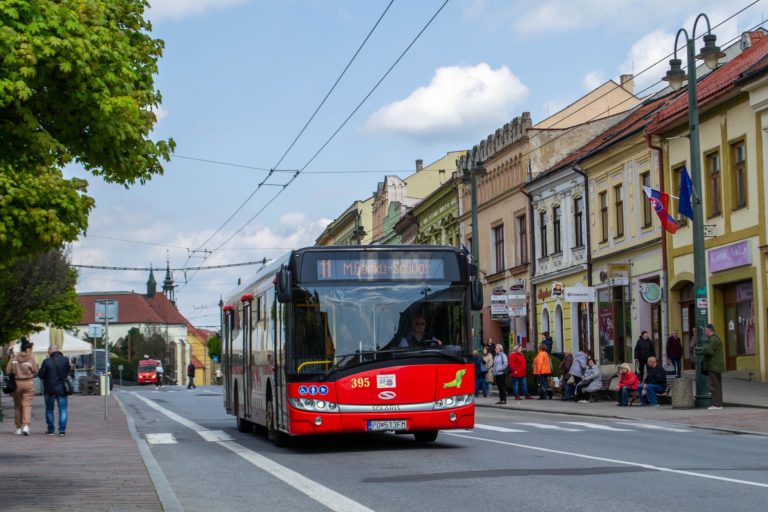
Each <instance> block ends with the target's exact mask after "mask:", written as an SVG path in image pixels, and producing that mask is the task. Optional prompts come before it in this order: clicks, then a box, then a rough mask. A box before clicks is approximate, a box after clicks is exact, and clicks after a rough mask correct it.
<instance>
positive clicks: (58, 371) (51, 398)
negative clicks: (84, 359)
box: [37, 345, 71, 437]
mask: <svg viewBox="0 0 768 512" xmlns="http://www.w3.org/2000/svg"><path fill="white" fill-rule="evenodd" d="M70 371H71V370H70V366H69V359H67V358H66V357H64V355H63V354H62V353H61V352H59V347H57V346H56V345H51V346H50V347H49V348H48V358H47V359H46V360H45V361H43V364H42V365H40V371H39V372H38V374H37V375H38V377H40V380H42V381H43V394H44V395H45V423H46V424H47V427H48V429H47V430H46V432H45V433H46V434H48V435H49V436H52V435H54V434H55V433H56V432H55V431H54V422H53V404H54V403H57V404H58V405H59V436H60V437H63V436H64V434H65V433H66V431H67V390H66V388H65V387H64V379H66V378H67V377H68V376H69V372H70Z"/></svg>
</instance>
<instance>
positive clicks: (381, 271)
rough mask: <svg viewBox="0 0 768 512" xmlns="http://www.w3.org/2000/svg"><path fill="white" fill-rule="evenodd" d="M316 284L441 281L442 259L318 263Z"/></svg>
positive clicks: (321, 260)
mask: <svg viewBox="0 0 768 512" xmlns="http://www.w3.org/2000/svg"><path fill="white" fill-rule="evenodd" d="M317 278H318V280H320V281H368V280H377V279H393V280H400V279H417V280H422V279H444V278H445V262H444V261H443V260H442V259H438V258H435V259H426V258H423V259H422V258H419V259H409V258H403V259H355V260H344V259H318V260H317Z"/></svg>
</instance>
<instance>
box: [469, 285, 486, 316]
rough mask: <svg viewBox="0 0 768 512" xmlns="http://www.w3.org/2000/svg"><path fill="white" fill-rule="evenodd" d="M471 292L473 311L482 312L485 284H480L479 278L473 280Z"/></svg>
mask: <svg viewBox="0 0 768 512" xmlns="http://www.w3.org/2000/svg"><path fill="white" fill-rule="evenodd" d="M470 292H471V302H472V304H471V305H472V311H480V310H481V309H483V283H481V282H480V279H479V278H478V277H475V278H474V279H473V280H472V284H471V291H470Z"/></svg>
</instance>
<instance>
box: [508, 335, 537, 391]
mask: <svg viewBox="0 0 768 512" xmlns="http://www.w3.org/2000/svg"><path fill="white" fill-rule="evenodd" d="M526 365H527V363H526V361H525V356H524V355H523V349H522V347H521V346H520V345H515V348H513V349H512V351H511V352H510V353H509V368H510V370H511V373H510V375H511V376H512V391H514V393H515V400H522V398H520V393H519V392H518V391H520V389H521V386H522V391H523V394H524V395H525V399H526V400H532V399H533V397H532V396H531V395H529V394H528V383H527V382H526V380H527V378H528V370H527V368H526Z"/></svg>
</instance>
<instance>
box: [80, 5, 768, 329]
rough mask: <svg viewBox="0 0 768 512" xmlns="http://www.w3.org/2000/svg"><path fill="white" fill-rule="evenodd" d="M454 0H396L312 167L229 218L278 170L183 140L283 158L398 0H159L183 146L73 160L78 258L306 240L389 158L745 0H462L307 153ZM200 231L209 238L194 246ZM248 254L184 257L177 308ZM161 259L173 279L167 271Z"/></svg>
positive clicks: (169, 111) (650, 48)
mask: <svg viewBox="0 0 768 512" xmlns="http://www.w3.org/2000/svg"><path fill="white" fill-rule="evenodd" d="M443 2H444V0H394V2H393V3H392V5H391V6H390V7H389V9H388V11H387V12H386V14H385V15H384V17H383V18H382V20H381V22H380V24H379V25H378V27H377V28H376V30H375V31H374V32H373V34H372V35H371V37H370V39H369V40H368V42H367V43H366V45H365V46H364V47H363V49H362V50H361V52H360V53H359V55H358V56H357V58H356V60H355V61H354V62H353V63H352V65H351V66H350V68H349V70H348V71H347V73H346V74H345V76H344V77H343V78H342V80H341V81H340V82H339V84H338V86H337V87H336V89H335V90H334V92H333V94H332V95H331V96H330V97H329V98H328V100H327V102H326V103H325V105H324V106H323V108H322V109H321V110H320V111H319V113H318V114H317V116H316V117H315V119H314V120H313V121H312V123H311V124H310V125H309V127H308V128H307V130H306V131H305V132H304V134H303V135H302V136H301V138H299V140H298V141H297V142H296V144H295V145H294V146H293V148H292V149H291V150H290V151H289V152H288V153H287V155H286V156H285V158H283V159H282V162H281V163H280V165H279V167H278V169H282V170H289V171H290V170H301V169H303V171H302V173H301V174H300V175H299V176H298V177H297V178H296V179H295V180H294V181H293V182H292V183H291V184H290V186H288V187H286V188H285V189H284V190H283V192H282V193H281V194H280V195H279V196H278V197H277V198H276V199H274V200H273V198H274V196H275V194H276V193H277V192H278V191H279V190H281V187H280V185H281V184H285V183H287V181H288V180H289V179H290V177H291V176H292V174H290V173H275V174H273V175H271V176H269V177H268V179H267V180H266V181H265V184H264V185H263V186H262V187H261V188H259V189H258V190H257V191H256V192H255V194H253V197H252V198H251V199H250V201H248V202H247V203H246V204H245V206H243V207H242V209H241V210H240V211H239V212H238V213H237V214H236V215H234V217H233V218H232V220H231V221H230V222H229V223H227V224H226V225H224V223H225V221H226V220H227V219H228V218H229V217H230V216H231V215H232V214H233V213H234V212H235V211H236V209H237V208H238V207H239V206H240V205H241V204H242V203H243V202H244V201H245V200H246V198H247V197H248V196H249V195H250V194H251V193H252V192H253V191H254V190H256V189H257V186H258V184H259V183H260V182H262V181H264V178H265V177H267V173H266V172H265V171H263V170H257V169H247V168H242V167H235V166H229V165H222V164H212V163H205V162H199V161H195V160H190V159H187V158H182V157H192V158H199V159H204V160H213V161H219V162H227V163H232V164H240V165H245V166H250V167H255V168H260V169H265V170H267V169H271V168H275V166H276V165H277V164H278V162H280V161H281V157H283V155H284V153H285V152H286V150H287V149H288V147H289V146H290V144H291V142H292V141H293V140H294V138H295V137H296V135H297V134H298V133H299V131H300V130H301V128H302V127H303V126H304V124H305V123H306V122H307V120H308V119H309V117H310V115H311V114H312V113H313V112H314V111H315V109H316V108H317V106H318V105H319V104H320V102H321V100H322V99H323V97H324V96H325V95H326V93H327V92H328V90H329V89H330V88H331V86H332V85H333V83H334V82H335V81H336V79H337V78H338V77H339V75H340V73H341V72H342V70H343V69H344V67H345V66H346V65H347V63H348V62H349V60H350V59H351V57H352V55H353V54H354V53H355V51H356V50H357V49H358V47H359V46H360V44H361V43H362V42H363V40H364V39H365V37H366V35H368V33H369V32H370V30H371V28H372V27H373V26H374V24H375V23H376V20H377V19H378V18H379V17H380V16H381V14H382V12H384V10H385V9H386V8H387V6H388V4H389V0H283V1H277V0H273V1H266V0H155V1H154V2H151V3H152V6H153V7H152V9H151V10H150V11H149V12H148V13H147V16H148V17H149V18H150V19H151V20H152V22H153V35H154V36H155V37H158V38H161V39H163V40H164V41H165V45H166V46H165V54H164V56H163V58H162V60H161V62H160V66H159V67H160V70H159V74H158V76H157V78H156V82H155V84H156V86H157V88H158V89H159V90H160V91H161V93H162V95H163V104H162V106H161V107H160V108H159V109H158V111H157V113H158V118H159V122H158V124H157V125H156V128H155V132H154V134H153V136H155V137H158V138H167V137H173V138H174V139H175V140H176V143H177V150H176V153H177V155H178V156H177V157H175V158H173V159H172V161H171V162H170V163H168V164H167V165H166V167H165V169H166V172H165V174H164V175H163V176H159V177H156V178H154V179H153V180H152V181H151V182H150V183H148V184H146V185H144V186H136V187H133V188H131V189H129V190H126V189H124V188H122V187H119V186H116V185H110V184H106V183H104V182H102V181H100V180H98V179H97V178H94V177H90V176H85V175H84V173H83V172H82V171H80V170H78V169H75V168H72V169H68V173H70V174H72V175H78V176H83V177H86V178H87V179H88V181H89V183H90V188H89V194H90V195H92V196H93V197H94V198H95V199H96V203H97V206H96V208H95V209H94V211H93V212H92V214H91V218H90V227H89V229H88V236H87V237H85V238H83V239H82V240H81V241H80V242H78V243H76V244H74V245H73V249H72V262H73V263H75V264H84V265H106V266H118V267H123V266H124V267H148V266H150V265H153V266H154V267H156V268H157V267H160V268H161V269H164V268H165V263H166V258H168V259H169V260H170V264H171V267H173V268H179V267H189V266H210V265H225V264H229V263H239V262H246V261H255V260H261V259H262V258H264V257H266V258H271V257H275V256H278V255H279V254H282V253H283V252H285V251H286V250H287V249H290V248H295V247H300V246H304V245H312V244H313V243H314V240H315V238H316V237H317V236H318V235H319V234H320V232H321V231H322V229H323V227H324V226H325V225H326V224H327V223H328V222H329V221H330V220H332V219H334V218H335V217H336V216H337V215H339V214H340V213H341V212H342V211H343V210H344V209H345V208H346V207H347V206H349V205H350V204H351V203H352V202H353V201H354V200H356V199H364V198H366V197H368V196H370V195H371V193H372V192H373V191H374V190H375V188H376V183H377V182H378V181H380V180H381V179H382V178H383V177H384V175H386V174H397V175H400V176H403V177H404V176H407V175H409V174H411V173H412V172H413V169H414V165H415V163H414V162H415V160H416V159H423V160H424V163H425V164H428V163H430V162H433V161H435V160H437V159H439V158H441V157H442V156H443V155H444V154H445V153H446V152H448V151H455V150H461V149H468V148H471V146H472V145H474V144H477V143H478V142H479V141H480V140H481V139H483V138H485V137H486V136H487V135H488V134H490V133H492V132H493V131H494V130H496V129H497V128H499V127H501V126H502V125H503V124H504V123H505V122H507V121H509V120H511V119H512V118H513V117H515V116H517V115H520V113H521V112H524V111H529V112H531V114H532V117H533V120H534V123H535V122H537V121H540V120H542V119H544V118H546V117H547V115H548V114H553V113H555V112H556V111H557V110H559V109H560V108H563V107H564V106H566V105H568V104H569V103H570V102H572V101H573V100H575V99H577V98H579V97H580V96H582V95H584V94H585V93H587V92H588V91H590V90H591V89H593V88H594V87H596V86H598V85H600V84H601V83H603V82H604V81H605V80H608V79H613V80H616V81H618V76H619V75H620V74H622V73H635V74H637V73H639V72H640V71H641V70H644V69H645V68H647V67H648V66H649V65H650V64H652V63H653V62H656V61H658V60H659V59H662V58H664V57H666V56H667V55H668V54H669V53H670V52H671V51H672V47H673V45H674V36H675V32H676V31H677V29H678V28H679V27H684V28H686V29H687V30H691V28H692V25H693V20H694V18H695V16H696V14H698V13H699V12H706V13H707V14H708V15H709V17H710V20H711V21H712V23H713V25H714V24H718V23H720V22H721V21H722V20H723V19H725V18H727V17H729V16H731V15H732V14H733V13H735V12H737V11H739V10H740V9H742V8H744V7H746V6H747V5H749V4H750V3H751V2H750V1H747V0H740V1H712V0H697V1H695V2H694V1H692V0H676V1H674V2H669V1H661V0H647V1H642V2H636V1H634V2H633V1H630V0H614V1H607V0H604V1H598V0H579V1H569V0H539V1H521V0H507V1H504V0H450V1H449V2H448V3H447V4H446V5H445V7H444V8H443V9H442V11H440V13H439V14H438V15H437V17H436V18H435V19H434V21H433V22H432V24H431V25H430V26H429V27H428V28H427V29H426V31H425V32H424V33H423V35H422V36H421V37H420V38H419V39H418V40H417V41H416V42H415V43H414V45H413V46H412V47H411V48H410V50H409V51H408V52H407V53H406V54H405V56H404V57H403V58H402V60H401V61H400V62H399V63H398V64H397V66H395V67H394V69H393V70H392V71H391V73H390V74H389V75H388V76H387V77H386V79H384V80H383V81H382V82H381V84H380V85H379V86H378V88H377V89H376V90H375V91H374V92H373V93H372V94H371V95H370V97H369V98H368V99H367V101H366V102H365V103H364V104H363V105H362V107H361V108H360V109H359V110H358V111H357V112H356V114H355V115H354V116H353V117H352V118H351V119H350V121H349V122H348V123H347V124H346V125H345V126H344V128H342V129H341V131H339V133H338V135H336V136H335V137H334V138H333V139H332V140H331V142H330V143H329V144H328V145H327V146H326V147H325V149H323V150H322V151H321V152H320V153H319V154H318V155H317V156H316V158H314V159H312V157H313V155H315V153H317V152H318V150H320V148H321V147H322V146H323V144H324V143H325V142H326V141H327V140H328V139H329V138H330V137H331V136H332V134H333V133H334V131H336V130H337V129H338V128H339V126H340V125H341V124H342V122H343V121H344V120H345V119H346V118H347V116H349V115H350V114H351V113H352V111H353V110H354V109H355V108H356V107H357V106H358V105H359V104H360V102H361V101H362V100H363V99H364V98H365V96H366V95H367V94H368V93H369V92H370V91H371V89H372V88H373V87H374V85H375V84H376V83H377V82H378V81H379V80H380V79H381V77H382V76H383V75H384V73H385V72H386V71H387V69H388V68H389V67H390V66H392V64H393V63H394V62H395V60H396V59H397V58H398V57H399V56H400V55H401V53H402V52H403V51H404V50H405V49H406V47H407V46H408V45H409V44H410V43H411V42H412V40H413V39H414V38H415V37H416V35H417V34H418V33H419V31H421V30H422V28H423V27H424V25H425V24H426V23H427V22H428V20H429V19H430V18H431V17H432V16H433V15H434V14H435V12H437V10H438V9H439V8H440V6H441V5H442V4H443ZM766 12H768V3H766V1H765V0H762V1H759V2H757V3H756V4H755V5H752V6H750V7H749V8H748V9H747V10H746V11H744V12H743V13H742V14H740V15H739V16H737V17H735V18H734V19H732V20H730V21H728V22H726V23H725V24H724V25H722V26H721V27H718V28H717V29H715V30H714V32H715V33H716V34H717V35H718V42H719V43H720V44H724V43H725V42H726V41H728V40H730V39H732V38H734V37H735V36H736V35H737V34H738V33H740V32H741V31H743V30H746V29H748V28H751V27H753V26H754V25H756V24H757V23H759V22H760V21H761V20H762V19H764V17H765V13H766ZM698 33H703V29H702V25H701V23H700V25H699V28H698ZM665 60H666V59H665ZM665 71H666V64H662V65H660V66H656V67H654V68H652V69H650V70H649V71H646V72H644V73H643V74H642V75H639V76H638V77H637V78H636V88H635V89H636V92H638V91H640V90H642V89H644V88H646V87H647V86H649V85H652V84H654V83H655V82H657V81H658V80H659V78H661V76H662V75H663V73H664V72H665ZM270 200H273V201H272V202H271V203H269V206H266V208H265V205H267V203H268V202H269V201H270ZM251 219H252V220H251ZM249 220H250V222H248V221H249ZM222 225H223V227H222ZM219 228H221V229H219ZM238 230H239V233H237V234H235V232H236V231H238ZM211 237H212V238H211ZM209 238H210V240H209ZM230 238H231V239H230ZM227 239H230V240H229V241H228V242H227V243H225V244H224V242H225V241H227ZM222 244H223V245H222ZM201 247H202V248H204V249H207V250H208V251H213V252H212V253H205V252H193V250H194V249H198V248H201ZM214 249H215V250H214ZM254 270H255V267H238V268H232V269H225V270H215V271H214V270H206V271H200V272H196V273H195V272H187V273H186V275H185V273H183V272H176V273H175V275H174V278H175V279H176V283H177V284H178V285H179V288H178V289H177V292H176V293H177V303H178V305H179V308H180V310H181V312H182V313H183V314H185V315H186V316H187V318H189V319H190V321H192V323H193V324H195V325H200V326H215V325H217V324H218V309H217V303H218V301H219V297H220V296H221V295H222V294H226V292H227V291H228V290H230V289H231V288H232V287H233V286H234V284H235V283H236V281H237V278H238V277H242V278H244V279H245V278H247V276H248V275H249V274H250V273H252V272H253V271H254ZM156 275H157V278H158V281H162V278H163V275H164V272H162V271H161V272H159V273H157V274H156ZM146 279H147V273H146V272H126V271H106V270H88V269H82V270H81V271H80V279H79V282H78V291H107V290H135V291H137V292H143V291H144V290H145V282H146Z"/></svg>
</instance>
